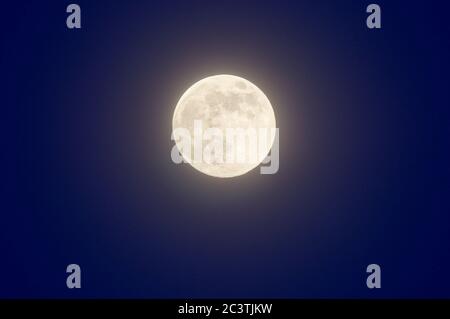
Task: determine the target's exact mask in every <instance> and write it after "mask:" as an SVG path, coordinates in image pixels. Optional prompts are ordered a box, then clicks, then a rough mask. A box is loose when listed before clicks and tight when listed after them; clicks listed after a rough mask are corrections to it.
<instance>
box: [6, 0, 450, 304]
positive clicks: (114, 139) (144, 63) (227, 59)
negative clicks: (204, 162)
mask: <svg viewBox="0 0 450 319" xmlns="http://www.w3.org/2000/svg"><path fill="white" fill-rule="evenodd" d="M77 3H79V4H80V6H81V10H82V29H81V30H68V29H67V28H66V25H65V20H66V16H67V14H66V13H65V8H66V6H67V5H68V4H69V2H64V1H54V2H51V1H30V2H28V1H27V2H24V1H15V2H9V4H2V12H3V14H2V17H1V22H0V23H1V28H0V30H1V31H0V32H1V41H0V46H1V51H0V54H1V55H0V57H1V59H0V66H1V78H2V80H1V92H2V94H1V104H0V105H1V109H2V116H1V119H2V125H1V141H2V143H1V148H2V156H1V161H2V162H1V167H2V187H1V206H0V209H1V210H0V216H1V222H0V278H1V280H0V297H64V298H66V297H129V298H136V297H145V298H152V297H153V298H166V297H182V298H185V297H277V298H278V297H289V298H297V297H302V298H315V297H333V298H341V297H397V298H404V297H450V275H449V270H450V250H449V243H450V202H449V201H450V169H449V163H450V147H449V146H450V143H449V136H450V129H449V127H450V125H449V124H450V123H449V122H450V121H449V120H450V105H449V95H448V94H449V93H448V92H449V87H450V86H449V84H450V83H449V74H450V73H449V71H450V68H449V56H450V55H449V53H450V52H449V44H448V39H449V23H448V20H447V16H448V12H449V9H450V8H449V6H448V4H447V2H445V1H433V2H416V1H408V2H406V1H378V2H377V3H379V4H380V5H381V7H382V29H381V30H369V29H368V28H367V27H366V25H365V19H366V16H367V14H366V13H365V8H366V6H367V5H368V4H369V3H370V2H367V1H331V0H330V1H324V0H320V1H265V2H262V1H247V0H246V1H240V2H233V1H195V2H192V1H179V2H177V1H161V2H157V1H78V2H77ZM220 73H228V74H235V75H238V76H242V77H244V78H247V79H249V80H250V81H252V82H253V83H255V84H256V85H257V86H258V87H260V88H261V89H262V90H263V91H264V92H265V93H266V95H267V96H268V97H269V98H270V100H271V102H272V105H273V107H274V110H275V114H276V117H277V124H278V126H279V128H280V171H279V172H278V174H276V175H260V174H259V173H258V171H257V170H255V171H252V172H251V173H249V174H247V175H245V176H242V177H240V178H236V179H227V180H221V179H214V178H211V177H208V176H206V175H202V174H199V173H198V172H196V171H195V170H193V169H192V168H191V167H189V166H186V165H182V166H178V165H175V164H173V163H172V162H171V160H170V150H171V147H172V143H171V140H170V133H171V132H170V130H171V119H172V113H173V110H174V107H175V104H176V102H177V100H178V98H179V97H180V96H181V94H182V93H183V92H184V90H186V88H187V87H189V86H190V85H191V84H192V83H194V82H196V81H197V80H199V79H201V78H203V77H206V76H208V75H214V74H220ZM71 263H77V264H79V265H80V266H81V268H82V289H80V290H68V289H67V288H66V286H65V281H66V273H65V269H66V266H67V265H68V264H71ZM371 263H377V264H380V265H381V268H382V288H381V289H380V290H376V291H374V290H369V289H367V287H366V285H365V281H366V273H365V269H366V266H367V265H368V264H371Z"/></svg>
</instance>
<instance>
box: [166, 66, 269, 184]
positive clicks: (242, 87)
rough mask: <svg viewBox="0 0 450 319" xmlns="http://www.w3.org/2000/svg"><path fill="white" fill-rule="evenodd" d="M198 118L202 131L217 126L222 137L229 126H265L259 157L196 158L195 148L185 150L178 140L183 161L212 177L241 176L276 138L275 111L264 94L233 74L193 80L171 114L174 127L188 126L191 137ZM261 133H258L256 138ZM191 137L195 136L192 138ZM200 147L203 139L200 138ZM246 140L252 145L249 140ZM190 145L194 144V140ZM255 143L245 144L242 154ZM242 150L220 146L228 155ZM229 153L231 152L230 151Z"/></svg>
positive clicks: (261, 156) (262, 158) (263, 154)
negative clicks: (231, 159)
mask: <svg viewBox="0 0 450 319" xmlns="http://www.w3.org/2000/svg"><path fill="white" fill-rule="evenodd" d="M195 121H197V123H198V121H201V123H202V129H203V132H204V131H205V130H206V129H208V128H215V129H219V130H221V131H222V132H223V134H224V136H225V131H226V130H227V129H228V128H232V129H244V130H245V129H255V130H256V132H259V130H260V129H263V130H265V129H267V137H266V140H267V143H262V144H264V145H262V144H261V143H260V142H258V156H257V158H256V160H255V161H248V160H247V161H245V162H226V161H210V162H206V161H195V160H193V157H194V156H193V155H192V154H194V151H192V152H190V154H189V152H186V150H185V149H183V147H182V146H181V142H180V141H179V140H176V145H177V148H178V150H179V152H180V153H181V155H182V156H183V158H184V159H185V161H186V162H188V163H189V164H191V165H192V166H193V167H194V168H195V169H197V170H198V171H200V172H202V173H204V174H207V175H210V176H214V177H221V178H226V177H235V176H239V175H243V174H245V173H247V172H249V171H250V170H252V169H253V168H255V167H257V166H258V165H259V164H260V163H261V162H262V161H263V160H264V159H265V157H266V156H267V154H268V153H269V151H270V149H271V147H272V145H273V142H274V139H275V129H276V122H275V114H274V111H273V108H272V105H271V104H270V101H269V99H268V98H267V96H266V95H265V94H264V93H263V92H262V91H261V90H260V89H259V88H258V87H257V86H256V85H254V84H253V83H251V82H250V81H248V80H246V79H244V78H241V77H238V76H234V75H227V74H221V75H214V76H210V77H207V78H204V79H202V80H200V81H198V82H196V83H194V84H193V85H192V86H191V87H190V88H189V89H188V90H187V91H186V92H185V93H184V94H183V95H182V96H181V98H180V100H179V101H178V103H177V106H176V108H175V112H174V114H173V120H172V125H173V129H174V130H175V129H177V128H184V129H187V130H188V131H189V133H190V135H191V136H192V137H193V136H194V132H195V130H194V127H195V126H194V122H195ZM259 139H261V136H259V135H258V140H259ZM193 140H194V139H193ZM202 143H203V147H204V146H205V144H206V142H205V141H202ZM248 143H253V144H255V141H254V140H251V139H248ZM193 144H195V143H194V142H193ZM249 146H253V147H256V145H247V149H246V151H245V154H247V155H248V153H249V149H250V148H251V147H249ZM240 151H241V149H237V147H236V146H235V145H227V146H224V148H223V153H224V154H223V156H224V158H225V157H226V156H227V154H228V153H229V154H237V153H236V152H240ZM230 152H231V153H230Z"/></svg>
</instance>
